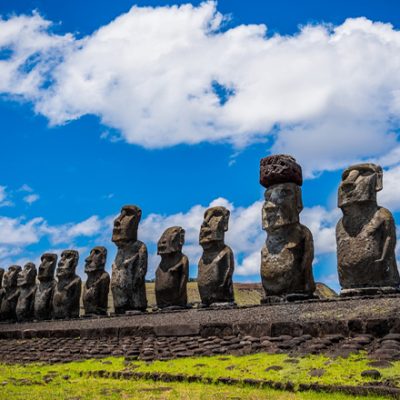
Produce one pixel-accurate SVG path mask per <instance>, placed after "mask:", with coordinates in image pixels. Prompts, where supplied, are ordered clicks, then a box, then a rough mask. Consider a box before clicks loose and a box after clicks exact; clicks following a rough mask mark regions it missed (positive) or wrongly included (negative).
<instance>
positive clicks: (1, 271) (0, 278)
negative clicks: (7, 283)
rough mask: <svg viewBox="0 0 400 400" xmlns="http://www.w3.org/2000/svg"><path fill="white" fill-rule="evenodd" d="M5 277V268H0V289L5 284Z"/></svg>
mask: <svg viewBox="0 0 400 400" xmlns="http://www.w3.org/2000/svg"><path fill="white" fill-rule="evenodd" d="M3 275H4V268H0V289H1V287H2V284H3Z"/></svg>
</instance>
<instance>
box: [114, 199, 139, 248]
mask: <svg viewBox="0 0 400 400" xmlns="http://www.w3.org/2000/svg"><path fill="white" fill-rule="evenodd" d="M141 216H142V210H141V209H140V208H139V207H137V206H123V207H122V209H121V213H120V214H119V216H118V217H117V218H116V219H115V220H114V229H113V233H112V241H113V242H114V243H116V244H117V245H118V243H124V242H132V241H133V242H135V241H136V240H137V230H138V226H139V222H140V218H141Z"/></svg>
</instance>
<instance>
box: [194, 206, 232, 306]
mask: <svg viewBox="0 0 400 400" xmlns="http://www.w3.org/2000/svg"><path fill="white" fill-rule="evenodd" d="M229 215H230V212H229V210H227V209H226V208H225V207H211V208H209V209H208V210H206V212H205V213H204V220H203V223H202V225H201V229H200V236H199V242H200V245H201V247H202V248H203V254H202V256H201V258H200V261H199V271H198V277H197V285H198V288H199V292H200V298H201V303H202V306H204V307H208V306H211V305H213V306H218V305H234V296H233V282H232V275H233V270H234V267H235V262H234V258H233V252H232V249H231V248H230V247H229V246H227V245H226V244H225V243H224V238H225V232H226V231H227V230H228V222H229Z"/></svg>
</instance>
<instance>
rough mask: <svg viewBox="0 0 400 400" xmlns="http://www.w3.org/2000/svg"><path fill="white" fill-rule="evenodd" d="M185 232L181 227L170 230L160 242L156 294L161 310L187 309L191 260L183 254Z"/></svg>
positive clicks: (163, 235)
mask: <svg viewBox="0 0 400 400" xmlns="http://www.w3.org/2000/svg"><path fill="white" fill-rule="evenodd" d="M184 242H185V230H184V229H183V228H181V227H180V226H173V227H171V228H168V229H167V230H166V231H165V232H164V233H163V234H162V236H161V238H160V240H159V241H158V251H157V253H158V254H159V255H160V256H161V262H160V264H159V266H158V268H157V271H156V282H155V292H156V301H157V306H158V307H159V308H165V307H173V306H179V307H186V305H187V281H188V277H189V260H188V258H187V257H186V256H185V255H184V254H183V253H182V246H183V244H184Z"/></svg>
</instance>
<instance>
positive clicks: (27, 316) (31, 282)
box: [16, 262, 37, 321]
mask: <svg viewBox="0 0 400 400" xmlns="http://www.w3.org/2000/svg"><path fill="white" fill-rule="evenodd" d="M36 275H37V271H36V266H35V264H34V263H31V262H28V263H27V264H25V266H24V269H23V270H22V271H20V272H19V274H18V278H17V286H18V288H19V296H18V302H17V307H16V315H17V320H18V321H29V320H32V319H33V317H34V304H35V292H36Z"/></svg>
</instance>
